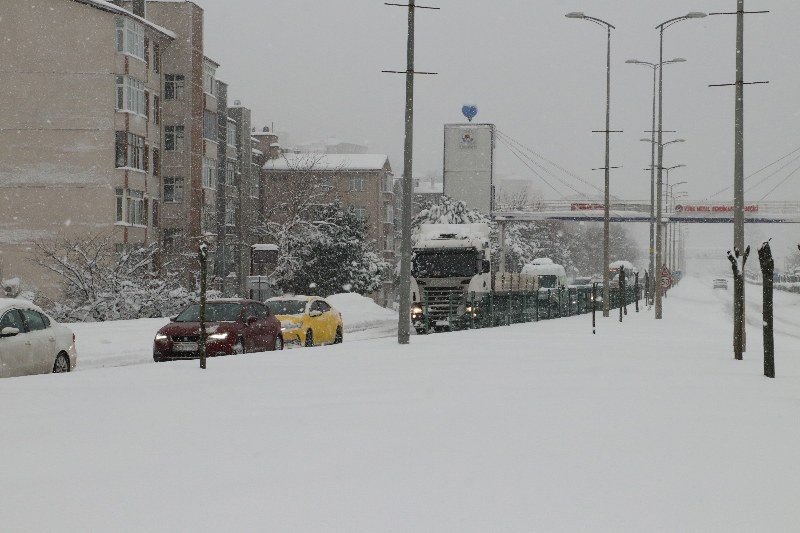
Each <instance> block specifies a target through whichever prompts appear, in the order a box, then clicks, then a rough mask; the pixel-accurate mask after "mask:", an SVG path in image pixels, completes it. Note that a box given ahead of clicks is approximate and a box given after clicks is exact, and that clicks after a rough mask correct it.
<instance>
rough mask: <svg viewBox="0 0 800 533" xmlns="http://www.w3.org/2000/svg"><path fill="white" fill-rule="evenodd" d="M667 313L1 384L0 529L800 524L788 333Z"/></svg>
mask: <svg viewBox="0 0 800 533" xmlns="http://www.w3.org/2000/svg"><path fill="white" fill-rule="evenodd" d="M664 316H665V319H664V320H663V321H661V322H657V321H655V320H653V319H652V315H651V314H649V313H647V312H643V313H639V314H636V313H633V312H632V309H631V312H630V313H629V314H628V317H627V319H626V322H625V323H624V324H623V325H620V324H619V323H618V322H617V321H616V318H611V319H602V318H600V319H599V327H598V334H597V335H596V336H592V334H591V318H590V317H589V316H580V317H574V318H570V319H562V320H553V321H547V322H540V323H536V324H524V325H516V326H511V327H505V328H496V329H492V330H478V331H467V332H458V333H449V334H440V335H430V336H416V337H412V343H411V345H410V346H407V347H398V346H397V345H396V344H395V342H394V341H393V340H392V339H376V340H368V341H364V342H357V343H350V344H347V343H345V344H342V345H336V346H330V347H326V348H324V349H320V350H299V351H292V352H286V353H270V354H252V355H248V356H245V357H240V358H222V359H213V360H211V361H209V368H208V370H207V371H205V372H201V371H200V370H199V369H197V365H196V362H175V363H164V364H160V365H139V366H130V367H123V368H112V369H104V370H98V371H93V372H83V373H75V374H70V375H65V376H55V375H50V376H34V377H28V378H18V379H8V380H3V381H0V401H2V404H3V407H4V408H3V410H2V413H0V425H1V426H2V427H3V434H2V437H0V439H1V440H0V442H1V443H2V448H1V449H2V453H0V471H2V472H3V474H4V475H3V479H4V481H3V482H0V501H2V502H3V503H2V506H3V513H2V514H3V524H4V528H7V529H9V530H21V529H24V530H43V529H53V530H82V531H85V530H139V531H142V530H147V531H175V530H193V531H220V530H226V531H233V530H235V531H242V530H245V531H303V532H306V531H370V532H371V531H409V532H410V531H413V532H418V531H432V532H446V531H454V532H468V531H475V532H486V531H514V532H516V531H524V532H528V531H576V530H585V531H636V532H640V531H703V532H709V531H725V532H730V531H742V532H752V531H770V532H773V531H787V532H788V531H796V530H797V529H796V528H797V524H798V523H800V506H798V503H797V502H798V501H800V462H799V461H798V460H797V450H799V449H800V424H798V420H800V349H799V348H800V346H798V341H797V339H794V338H793V337H789V336H783V335H779V336H778V337H777V338H776V346H777V356H776V364H777V371H778V378H777V379H775V380H768V379H766V378H763V377H762V376H761V354H760V352H759V349H760V344H761V341H760V335H759V333H758V330H755V329H752V330H749V348H750V350H749V351H748V352H747V353H746V354H745V361H741V362H737V361H734V360H733V354H732V353H731V350H730V324H729V322H730V319H729V317H728V316H727V314H726V304H725V303H724V302H723V301H722V300H721V296H719V295H718V294H715V293H713V292H712V289H711V284H710V282H708V283H706V282H705V281H695V280H692V279H687V280H685V281H684V282H683V283H682V284H681V286H679V287H678V288H677V289H675V291H673V292H672V293H671V294H670V297H669V298H668V299H667V300H666V301H665V311H664ZM794 318H795V319H797V321H798V322H800V317H794Z"/></svg>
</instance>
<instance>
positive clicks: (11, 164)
mask: <svg viewBox="0 0 800 533" xmlns="http://www.w3.org/2000/svg"><path fill="white" fill-rule="evenodd" d="M0 32H2V35H3V37H4V45H3V46H2V47H0V64H2V65H3V71H4V72H3V75H2V77H0V94H2V95H3V98H2V99H0V271H2V273H3V276H4V277H19V278H20V279H21V280H22V282H23V283H24V284H26V285H30V286H34V287H36V288H37V289H39V290H40V291H42V292H43V293H45V294H49V295H54V294H57V291H58V285H57V283H56V281H55V280H54V279H53V278H52V277H51V276H49V275H48V274H47V272H46V271H44V270H42V269H39V268H38V267H36V266H35V265H33V264H32V263H31V262H30V261H29V257H30V256H31V254H32V253H33V252H34V248H35V246H34V244H33V243H34V242H35V241H37V240H42V241H43V240H50V239H58V238H61V237H66V238H75V237H78V236H80V237H85V236H89V235H95V234H98V233H106V234H109V235H111V236H112V238H113V241H114V242H115V243H116V246H117V247H118V248H119V249H122V248H124V247H125V246H129V245H141V244H147V243H151V242H153V241H154V240H156V241H157V239H158V225H159V206H160V203H159V202H160V198H161V187H162V183H161V172H160V169H161V161H162V158H163V156H164V139H163V138H162V135H161V122H162V115H161V113H160V112H159V111H160V109H161V105H160V101H161V99H162V97H163V95H162V80H163V68H162V66H163V65H162V59H163V57H164V52H165V51H166V50H169V49H170V48H171V47H172V46H173V44H174V43H175V41H176V37H177V35H176V33H174V32H172V31H170V30H168V29H165V28H164V27H163V26H161V25H158V24H155V23H153V22H151V21H149V20H147V19H146V17H145V3H144V1H143V0H138V1H136V2H133V3H132V4H131V5H130V9H124V8H122V7H119V6H117V5H113V4H110V3H107V2H100V1H96V0H37V1H36V2H18V3H16V4H15V5H14V8H13V9H9V10H4V11H3V13H2V18H0ZM78 36H79V38H77V37H78Z"/></svg>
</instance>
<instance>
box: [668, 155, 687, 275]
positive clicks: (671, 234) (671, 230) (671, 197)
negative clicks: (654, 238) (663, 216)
mask: <svg viewBox="0 0 800 533" xmlns="http://www.w3.org/2000/svg"><path fill="white" fill-rule="evenodd" d="M684 166H686V165H675V166H674V167H669V168H667V169H665V170H666V171H667V182H666V184H665V186H664V187H665V188H666V190H667V191H666V194H665V196H666V198H665V200H664V203H665V205H664V209H665V210H666V211H667V213H668V214H669V213H674V212H675V198H676V196H675V193H674V190H675V187H677V186H678V185H684V184H686V183H688V182H686V181H679V182H678V183H673V184H672V185H670V183H669V171H670V170H672V169H673V168H680V167H684ZM680 192H681V193H682V195H683V196H686V195H687V193H686V192H685V191H680ZM681 197H682V196H681ZM674 238H675V223H674V222H673V221H669V222H667V225H666V235H665V241H666V247H667V249H666V254H665V255H666V260H665V261H664V263H665V264H666V265H667V268H669V270H670V271H672V270H674V264H673V260H674V253H675V248H674V246H675V242H674Z"/></svg>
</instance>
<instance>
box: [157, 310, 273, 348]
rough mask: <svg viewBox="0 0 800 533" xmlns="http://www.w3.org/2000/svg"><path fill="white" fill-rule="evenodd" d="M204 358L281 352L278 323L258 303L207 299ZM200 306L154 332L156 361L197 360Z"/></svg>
mask: <svg viewBox="0 0 800 533" xmlns="http://www.w3.org/2000/svg"><path fill="white" fill-rule="evenodd" d="M206 335H207V338H206V355H207V356H208V357H216V356H221V355H233V354H243V353H248V352H265V351H271V350H282V349H283V336H282V335H281V323H280V321H278V319H277V318H276V317H275V315H273V314H272V313H271V312H270V310H269V308H268V307H267V306H265V305H264V304H263V303H261V302H256V301H253V300H243V299H228V300H211V301H209V302H208V303H207V304H206ZM199 348H200V304H192V305H190V306H189V307H187V308H186V309H184V310H183V311H182V312H181V313H180V314H179V315H178V316H176V317H174V318H171V319H170V323H169V324H167V325H166V326H164V327H163V328H161V329H160V330H158V333H157V334H156V338H155V341H154V343H153V360H154V361H156V362H161V361H171V360H176V359H197V358H199V357H200V353H199Z"/></svg>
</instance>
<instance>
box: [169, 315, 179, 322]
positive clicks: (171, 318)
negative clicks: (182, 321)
mask: <svg viewBox="0 0 800 533" xmlns="http://www.w3.org/2000/svg"><path fill="white" fill-rule="evenodd" d="M177 320H178V315H175V316H171V317H169V321H170V322H177Z"/></svg>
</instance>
